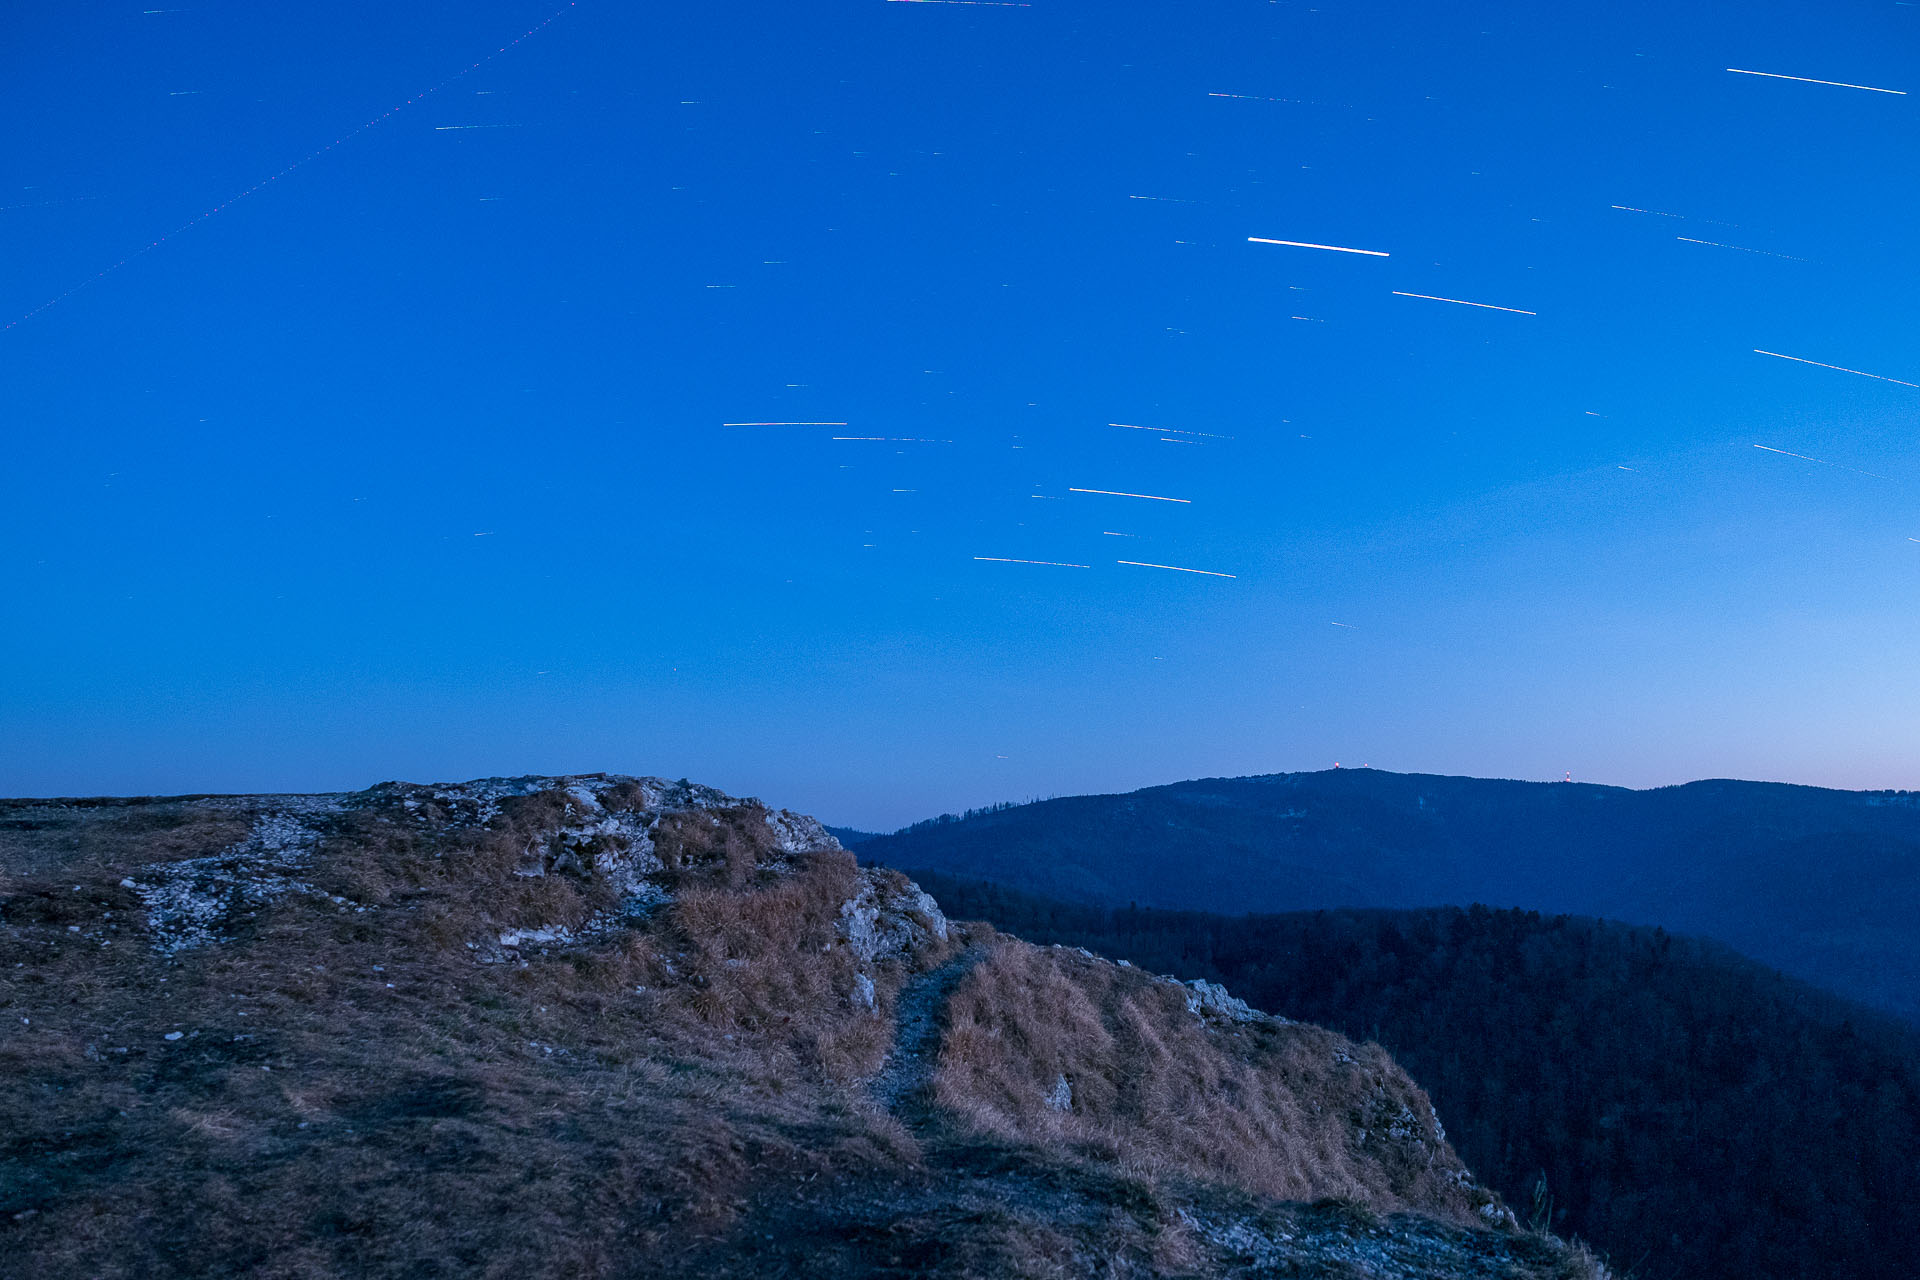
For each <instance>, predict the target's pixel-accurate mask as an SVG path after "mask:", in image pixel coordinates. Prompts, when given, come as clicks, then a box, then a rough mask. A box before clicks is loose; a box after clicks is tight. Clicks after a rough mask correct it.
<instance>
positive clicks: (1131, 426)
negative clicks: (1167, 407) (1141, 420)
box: [1107, 422, 1233, 440]
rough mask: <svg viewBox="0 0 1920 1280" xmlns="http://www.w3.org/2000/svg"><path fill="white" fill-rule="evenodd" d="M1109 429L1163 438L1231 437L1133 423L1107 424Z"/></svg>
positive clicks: (1210, 438) (1209, 432)
mask: <svg viewBox="0 0 1920 1280" xmlns="http://www.w3.org/2000/svg"><path fill="white" fill-rule="evenodd" d="M1107 425H1108V426H1110V427H1119V428H1121V429H1122V430H1124V431H1153V432H1157V433H1158V434H1160V435H1163V436H1200V437H1201V438H1202V439H1206V440H1231V439H1233V437H1232V436H1222V435H1215V434H1214V433H1213V432H1211V431H1176V430H1174V429H1173V428H1172V427H1143V426H1140V425H1139V424H1137V423H1133V422H1109V423H1108V424H1107Z"/></svg>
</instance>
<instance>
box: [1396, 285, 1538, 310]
mask: <svg viewBox="0 0 1920 1280" xmlns="http://www.w3.org/2000/svg"><path fill="white" fill-rule="evenodd" d="M1392 293H1393V296H1394V297H1396V298H1425V299H1426V300H1427V301H1428V302H1451V303H1453V304H1454V305H1455V306H1458V307H1479V308H1480V309H1481V310H1482V311H1508V312H1511V313H1513V314H1514V315H1516V316H1537V315H1539V314H1540V313H1539V312H1538V311H1522V310H1521V309H1520V308H1518V307H1496V306H1494V305H1493V304H1492V303H1491V302H1468V301H1467V300H1466V299H1465V298H1442V297H1440V296H1439V295H1438V294H1432V293H1402V292H1400V290H1398V289H1394V290H1392Z"/></svg>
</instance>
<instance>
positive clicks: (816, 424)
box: [720, 422, 880, 440]
mask: <svg viewBox="0 0 1920 1280" xmlns="http://www.w3.org/2000/svg"><path fill="white" fill-rule="evenodd" d="M720 425H721V426H723V427H844V426H846V425H847V424H846V423H844V422H723V423H721V424H720ZM879 438H880V437H878V436H875V437H874V439H876V440H878V439H879Z"/></svg>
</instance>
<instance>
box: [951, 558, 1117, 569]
mask: <svg viewBox="0 0 1920 1280" xmlns="http://www.w3.org/2000/svg"><path fill="white" fill-rule="evenodd" d="M974 559H975V560H991V561H992V562H993V563H995V564H1041V565H1046V566H1047V567H1048V568H1050V569H1091V568H1093V566H1092V565H1090V564H1069V563H1068V562H1067V561H1065V560H1016V559H1014V558H1013V557H1012V556H975V557H974Z"/></svg>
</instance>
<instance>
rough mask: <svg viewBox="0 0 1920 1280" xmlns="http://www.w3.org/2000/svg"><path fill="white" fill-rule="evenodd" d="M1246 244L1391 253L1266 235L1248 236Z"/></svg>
mask: <svg viewBox="0 0 1920 1280" xmlns="http://www.w3.org/2000/svg"><path fill="white" fill-rule="evenodd" d="M1247 243H1248V244H1283V245H1286V246H1287V247H1288V248H1292V249H1325V250H1326V251H1327V252H1328V253H1357V254H1361V255H1362V256H1364V257H1368V258H1389V257H1392V256H1393V255H1392V254H1389V253H1386V252H1384V251H1382V250H1380V249H1349V248H1347V247H1346V246H1345V245H1342V244H1310V243H1309V242H1307V241H1305V240H1269V239H1268V238H1267V237H1266V236H1248V237H1247Z"/></svg>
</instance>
